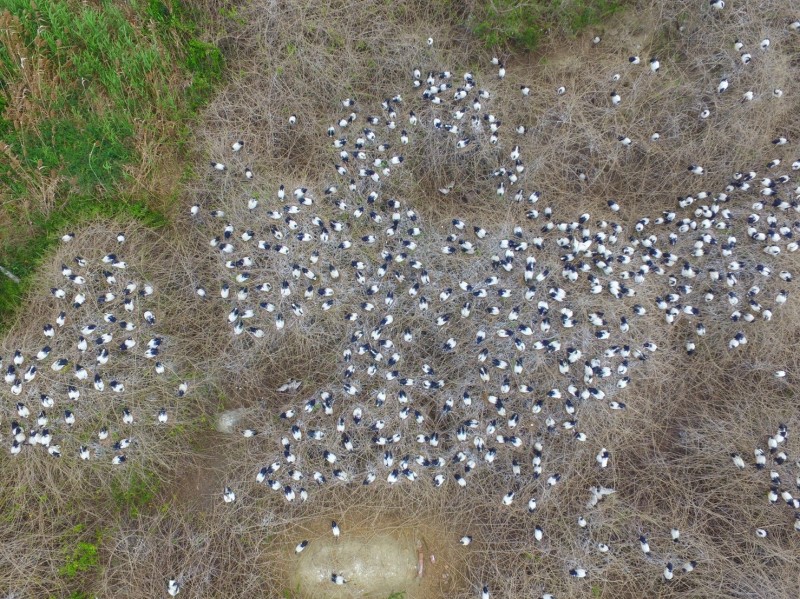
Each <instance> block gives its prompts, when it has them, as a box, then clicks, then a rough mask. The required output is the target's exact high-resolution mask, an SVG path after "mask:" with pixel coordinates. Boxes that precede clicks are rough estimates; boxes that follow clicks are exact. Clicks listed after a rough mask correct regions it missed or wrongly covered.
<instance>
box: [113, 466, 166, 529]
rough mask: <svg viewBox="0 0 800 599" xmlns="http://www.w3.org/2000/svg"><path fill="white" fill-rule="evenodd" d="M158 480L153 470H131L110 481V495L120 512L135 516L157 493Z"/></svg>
mask: <svg viewBox="0 0 800 599" xmlns="http://www.w3.org/2000/svg"><path fill="white" fill-rule="evenodd" d="M159 488H160V480H159V477H158V475H157V474H156V473H154V472H140V471H133V472H131V473H130V475H129V476H127V477H124V478H123V477H120V478H115V479H113V480H112V481H111V497H112V498H113V499H114V504H115V505H116V507H117V509H118V510H119V511H120V512H123V513H127V514H128V515H129V516H130V517H131V518H137V517H138V516H139V514H140V513H141V511H142V510H143V509H144V508H146V507H147V506H148V505H149V504H150V502H151V501H152V500H153V498H154V497H155V496H156V494H157V493H158V490H159Z"/></svg>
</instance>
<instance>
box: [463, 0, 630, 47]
mask: <svg viewBox="0 0 800 599" xmlns="http://www.w3.org/2000/svg"><path fill="white" fill-rule="evenodd" d="M623 6H624V0H522V1H520V0H492V1H491V2H486V3H484V2H479V3H475V5H474V6H473V7H472V8H471V10H470V13H469V19H468V22H469V23H470V25H471V28H472V30H473V32H474V33H475V34H476V35H477V36H478V37H479V38H480V39H482V40H483V42H484V43H485V44H486V46H487V47H489V48H495V47H498V46H509V45H511V46H516V47H518V48H521V49H524V50H534V49H535V48H536V47H537V46H538V45H539V42H540V41H541V39H542V36H544V35H545V34H547V33H548V32H550V31H553V30H556V31H564V32H566V33H569V34H573V35H574V34H576V33H578V32H579V31H581V30H583V29H585V28H586V27H589V26H591V25H596V24H597V23H599V22H600V21H602V20H603V19H604V18H606V17H608V16H610V15H612V14H614V13H615V12H618V11H619V10H621V9H622V8H623Z"/></svg>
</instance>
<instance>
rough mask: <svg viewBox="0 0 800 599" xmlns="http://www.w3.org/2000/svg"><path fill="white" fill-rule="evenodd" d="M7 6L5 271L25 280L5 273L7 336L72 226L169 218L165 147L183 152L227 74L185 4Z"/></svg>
mask: <svg viewBox="0 0 800 599" xmlns="http://www.w3.org/2000/svg"><path fill="white" fill-rule="evenodd" d="M187 6H188V4H187ZM3 8H4V9H5V10H4V11H3V12H2V13H0V139H2V140H3V144H0V149H3V148H4V149H3V152H4V154H5V156H4V158H3V159H0V200H1V201H0V239H2V240H3V241H2V244H1V245H0V265H2V266H4V267H5V268H7V269H8V270H10V271H11V272H12V273H14V274H15V275H16V276H18V277H19V278H20V279H22V280H23V281H22V284H21V285H17V284H16V283H13V282H12V281H11V280H10V279H8V278H6V277H1V279H2V280H0V329H2V326H3V323H7V322H8V319H9V318H8V317H9V316H10V312H11V311H12V310H13V309H14V307H15V306H16V305H18V304H19V301H20V297H21V296H22V295H23V293H24V290H25V281H26V279H27V278H28V277H29V276H30V274H31V273H32V272H33V271H34V270H35V267H36V265H37V264H38V263H40V262H41V260H42V259H43V257H44V256H45V254H46V253H47V250H48V249H49V248H50V247H51V246H52V245H53V243H54V242H55V241H56V240H57V239H58V237H59V235H60V234H61V233H63V232H64V231H65V230H66V229H68V228H71V227H76V226H79V225H80V223H81V222H83V221H85V220H87V219H89V218H92V217H96V216H104V217H111V218H119V219H122V220H125V219H137V220H141V221H142V222H145V223H146V224H147V225H149V226H159V225H162V224H164V223H166V219H165V218H164V217H163V216H162V214H161V213H164V212H166V211H168V208H169V204H170V201H171V200H173V199H174V198H172V197H170V194H169V193H160V194H159V193H149V191H150V190H152V189H158V190H163V189H164V188H170V184H171V185H172V188H173V189H176V188H177V187H176V185H175V182H171V181H170V180H167V176H168V175H167V174H165V173H169V172H173V171H175V170H176V169H175V168H174V165H173V168H172V169H169V168H163V167H164V164H159V161H160V160H169V157H167V158H164V157H163V156H160V155H158V154H159V151H160V150H161V149H162V148H168V150H167V151H166V152H164V153H167V154H168V153H170V152H171V153H172V154H173V155H174V156H180V154H181V148H182V145H183V144H184V143H185V141H186V139H187V137H188V127H187V122H189V121H190V120H191V118H192V117H193V116H194V114H196V111H197V109H198V108H199V107H201V106H202V105H203V104H204V102H205V101H206V100H207V99H208V98H209V97H210V94H211V92H212V90H213V89H214V86H215V85H216V84H217V83H218V82H220V81H221V79H222V71H223V67H224V64H223V63H224V61H223V57H222V54H221V53H220V51H219V50H218V49H217V48H216V47H215V46H213V45H211V44H208V43H206V42H203V41H202V40H200V39H199V38H198V29H199V27H198V24H197V23H196V21H195V15H194V14H193V13H191V12H190V11H189V10H188V9H187V8H186V7H185V6H184V4H182V3H181V2H180V0H164V1H161V0H128V1H125V0H101V1H100V2H99V6H96V5H94V4H89V3H82V2H80V1H79V0H39V1H38V2H36V3H35V4H34V3H33V2H31V0H7V1H6V2H4V3H3ZM21 56H24V57H26V60H25V61H24V63H21V61H20V58H19V57H21ZM23 92H24V93H23ZM21 98H25V99H24V100H22V99H21ZM148 143H149V144H150V145H148ZM174 156H173V158H172V159H173V161H174V162H177V160H176V159H175V158H174ZM177 170H178V172H180V169H177ZM159 177H160V178H163V179H164V180H163V181H162V180H159Z"/></svg>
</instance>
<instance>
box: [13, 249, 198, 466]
mask: <svg viewBox="0 0 800 599" xmlns="http://www.w3.org/2000/svg"><path fill="white" fill-rule="evenodd" d="M74 238H75V235H74V234H72V233H67V234H65V235H64V236H63V237H62V243H63V244H64V245H65V246H66V247H65V254H69V248H70V244H72V243H74ZM125 242H126V235H125V233H119V234H117V235H116V236H115V240H113V241H111V242H110V243H113V247H109V248H107V249H110V250H111V251H110V252H107V253H103V254H102V255H100V256H93V257H86V256H83V255H80V254H71V259H70V260H69V263H63V264H62V265H61V268H60V276H57V279H56V280H54V281H52V282H51V284H52V285H53V286H52V287H51V288H50V289H49V297H48V298H47V300H46V301H45V308H44V310H42V312H43V314H42V316H41V317H38V316H36V317H33V318H36V319H43V322H42V323H41V324H38V325H37V327H36V328H37V330H38V333H37V334H34V335H27V336H20V337H21V339H17V338H15V336H13V335H10V336H9V337H8V339H6V343H5V345H6V351H7V354H6V355H5V356H1V355H0V365H1V366H2V371H3V375H4V376H3V380H4V382H5V385H4V386H3V388H2V395H1V396H0V397H2V399H3V405H2V410H3V413H2V417H3V428H4V429H6V432H10V435H9V436H8V437H5V435H4V437H5V438H6V439H7V441H6V443H7V446H8V449H9V451H10V452H11V454H12V455H14V456H18V457H19V459H25V456H26V455H33V454H32V452H37V451H44V452H47V453H48V454H49V455H50V456H52V457H54V458H60V457H62V455H64V453H65V452H68V455H69V456H71V457H75V458H80V461H87V462H88V461H92V460H108V462H109V463H110V464H112V465H122V464H124V463H125V462H126V461H127V459H128V456H129V455H131V453H133V454H136V449H137V446H138V441H139V439H138V434H137V431H141V429H142V428H143V427H150V426H162V427H163V426H164V425H165V424H166V423H167V422H168V419H169V411H168V409H167V407H166V405H165V404H163V403H157V402H160V401H162V400H164V397H163V396H160V395H159V394H157V393H156V394H154V395H151V393H153V391H154V390H157V389H159V388H160V389H163V388H165V386H166V385H170V384H172V383H173V382H175V389H174V390H173V391H174V395H175V396H176V397H183V396H184V395H185V394H186V392H187V390H188V383H186V382H185V381H179V380H177V381H176V376H175V373H174V372H173V371H172V367H171V365H170V361H169V359H168V357H169V354H168V352H166V351H165V349H166V348H167V346H168V345H169V343H168V342H167V341H166V340H167V337H166V336H165V335H163V334H161V333H160V332H159V325H158V316H157V311H156V308H155V304H156V301H155V299H156V289H155V288H154V286H153V285H152V284H151V283H150V282H148V281H147V280H146V278H144V277H142V276H141V273H139V272H136V269H133V268H131V267H129V265H128V263H127V262H126V261H125V260H124V251H125ZM18 341H19V342H21V344H20V345H18V346H13V344H15V343H17V342H18ZM10 346H13V347H10Z"/></svg>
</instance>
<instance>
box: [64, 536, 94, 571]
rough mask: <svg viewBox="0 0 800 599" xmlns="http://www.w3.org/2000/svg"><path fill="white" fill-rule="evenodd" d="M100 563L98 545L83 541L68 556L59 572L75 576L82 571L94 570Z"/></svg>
mask: <svg viewBox="0 0 800 599" xmlns="http://www.w3.org/2000/svg"><path fill="white" fill-rule="evenodd" d="M98 563H99V558H98V556H97V545H95V544H94V543H83V542H81V543H78V545H77V546H76V547H75V549H73V551H72V553H71V554H70V555H69V556H68V557H67V561H66V563H65V564H64V565H63V566H61V568H59V569H58V573H59V574H61V576H66V577H67V578H75V576H77V575H78V574H80V573H81V572H88V571H90V570H93V569H94V568H96V567H97V564H98Z"/></svg>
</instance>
